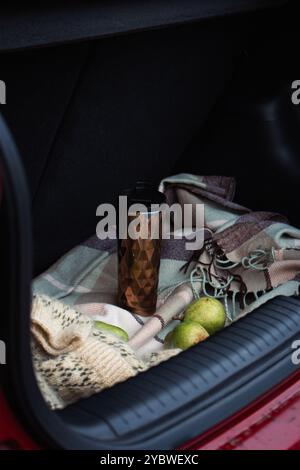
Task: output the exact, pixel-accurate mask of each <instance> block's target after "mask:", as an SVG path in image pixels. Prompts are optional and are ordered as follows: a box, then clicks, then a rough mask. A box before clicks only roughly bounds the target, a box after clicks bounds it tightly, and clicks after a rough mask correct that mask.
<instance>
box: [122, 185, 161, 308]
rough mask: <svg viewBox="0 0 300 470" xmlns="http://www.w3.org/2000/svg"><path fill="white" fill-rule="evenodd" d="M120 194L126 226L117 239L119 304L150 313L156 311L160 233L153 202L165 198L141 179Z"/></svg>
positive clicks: (157, 202) (159, 218) (157, 215)
mask: <svg viewBox="0 0 300 470" xmlns="http://www.w3.org/2000/svg"><path fill="white" fill-rule="evenodd" d="M124 195H126V196H127V205H128V211H127V224H126V227H123V231H121V232H122V235H121V236H120V237H119V240H118V261H119V268H118V281H119V288H118V296H119V305H120V306H121V307H122V308H125V309H126V310H130V311H131V312H134V313H137V314H139V315H143V316H150V315H152V314H153V313H154V312H155V310H156V301H157V287H158V281H159V266H160V252H161V232H162V214H161V211H160V210H153V204H155V205H160V204H162V203H164V202H165V197H164V195H163V194H162V193H160V192H159V191H157V190H156V189H155V188H154V187H153V186H152V185H150V184H148V183H143V182H141V183H137V184H136V187H135V188H134V189H133V190H130V191H126V192H125V193H124ZM136 204H142V205H143V206H144V209H143V210H140V211H136V208H137V206H135V208H134V206H133V205H136ZM131 208H133V209H134V210H133V211H132V210H131ZM122 215H124V214H119V216H122ZM119 232H120V219H119Z"/></svg>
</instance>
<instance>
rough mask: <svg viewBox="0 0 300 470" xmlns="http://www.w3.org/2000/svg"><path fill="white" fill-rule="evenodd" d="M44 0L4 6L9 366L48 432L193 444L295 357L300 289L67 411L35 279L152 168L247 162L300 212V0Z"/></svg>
mask: <svg viewBox="0 0 300 470" xmlns="http://www.w3.org/2000/svg"><path fill="white" fill-rule="evenodd" d="M44 3H45V2H43V7H41V6H36V5H35V6H32V7H30V9H29V10H27V11H26V13H24V12H21V11H20V13H14V12H13V11H10V9H9V8H7V9H5V11H3V15H1V20H0V23H1V36H0V58H1V77H0V78H1V80H4V81H5V83H6V86H7V104H6V105H5V106H2V107H1V114H2V116H3V117H4V119H5V122H4V120H2V118H1V121H0V148H1V154H2V160H3V170H4V171H3V173H4V188H5V193H4V206H3V210H2V214H1V218H2V221H1V225H2V227H1V231H2V234H1V236H2V238H3V240H2V243H1V256H2V259H3V260H4V262H3V263H2V264H1V270H2V271H3V272H2V278H3V279H4V292H6V295H5V296H4V299H3V305H4V307H3V311H5V312H6V313H5V315H2V314H1V331H3V332H4V334H5V338H6V340H7V341H6V342H7V345H8V352H7V354H8V357H9V361H8V365H7V367H6V368H5V370H4V369H3V368H2V369H1V382H2V383H3V388H4V390H6V391H7V395H8V398H9V399H10V402H11V403H12V405H13V406H14V407H16V409H18V411H19V413H21V415H22V417H23V420H24V422H26V423H27V424H28V426H30V427H31V429H32V431H33V433H34V435H36V437H37V439H39V441H40V442H41V445H42V446H43V445H45V446H46V445H50V446H53V447H60V448H67V449H73V448H74V449H76V448H77V449H78V448H79V449H121V448H122V449H126V448H128V449H132V448H136V449H150V448H151V449H168V448H176V447H178V446H180V445H181V444H183V443H184V442H186V441H188V440H189V439H192V438H194V437H195V436H197V435H200V434H201V433H204V432H206V431H208V430H209V429H212V428H213V426H215V425H217V424H219V423H221V422H222V421H223V420H225V419H226V418H228V417H230V416H232V415H233V414H234V413H236V412H238V411H239V410H240V409H242V408H243V407H245V406H247V405H249V404H251V402H253V401H254V400H255V399H257V398H258V397H260V396H262V395H263V394H264V393H267V392H268V391H270V390H271V389H272V388H273V387H276V386H277V385H278V384H279V383H280V382H282V381H283V380H284V379H285V378H286V377H287V376H288V375H290V374H292V373H293V372H294V370H295V366H294V365H293V364H292V362H291V360H290V345H291V344H292V341H293V340H294V339H295V338H297V336H298V337H299V334H300V301H299V299H298V298H296V297H290V298H285V297H278V298H276V299H273V300H271V301H270V302H268V303H266V304H265V305H264V306H262V307H260V308H259V309H258V310H256V311H255V312H253V313H251V314H250V315H248V316H247V317H245V318H243V319H241V320H239V321H238V322H236V323H235V324H233V325H232V326H230V327H229V328H226V329H225V330H224V331H221V332H220V333H218V334H217V335H215V336H213V337H211V338H209V339H208V340H206V341H205V342H203V343H201V344H199V345H197V346H195V347H193V348H191V349H190V350H188V351H185V352H182V353H181V354H180V355H178V356H176V357H174V358H172V359H170V360H169V361H167V362H165V363H162V364H160V365H158V366H156V367H154V368H152V369H150V370H148V371H146V372H143V373H141V374H139V375H138V376H136V377H134V378H132V379H130V380H128V381H126V382H123V383H121V384H118V385H115V386H114V387H113V388H111V389H107V390H105V391H103V392H101V393H99V394H96V395H94V396H92V397H90V398H87V399H84V400H81V401H79V402H77V403H75V404H73V405H70V406H68V407H66V408H65V409H64V410H60V411H50V409H49V408H48V407H47V405H46V404H45V402H44V400H43V398H42V396H41V393H40V391H39V389H38V387H37V384H36V382H35V377H34V373H33V367H32V363H31V351H30V327H29V325H30V297H31V280H32V279H33V278H34V277H36V276H37V275H39V274H40V273H42V272H43V271H45V270H46V269H48V268H49V267H50V266H51V265H52V264H53V263H54V262H56V261H57V260H58V259H59V258H60V257H61V256H62V255H64V254H65V253H66V252H68V251H69V250H70V249H72V248H73V247H74V246H76V245H78V244H79V243H81V242H82V241H83V240H84V239H86V238H88V237H89V236H91V235H92V234H94V233H95V227H96V223H97V219H96V207H97V206H98V205H99V204H100V203H101V202H114V200H115V198H116V195H118V194H119V193H120V191H121V190H122V189H124V188H125V187H130V186H133V185H134V183H135V182H136V181H138V180H146V181H151V182H153V183H155V184H158V183H159V181H160V180H161V179H162V178H164V177H166V176H168V175H172V174H176V173H180V172H184V173H193V174H200V175H228V176H234V177H235V178H236V181H237V194H236V197H235V200H236V201H237V202H239V203H240V204H243V205H245V206H247V207H250V208H251V209H254V210H270V211H274V212H279V213H283V214H284V215H286V216H287V217H288V218H289V220H290V222H291V223H292V224H294V225H295V226H300V215H299V211H295V210H293V208H294V205H295V204H294V202H295V194H296V190H297V189H298V187H299V176H300V158H299V150H300V139H299V123H300V121H299V111H298V110H297V108H296V107H294V106H292V105H291V100H290V90H289V89H288V85H289V79H290V75H289V74H292V73H293V69H292V66H291V64H290V63H289V59H288V57H287V54H286V52H285V50H286V48H288V47H290V43H289V40H290V39H287V38H286V36H285V31H284V28H283V29H282V34H281V33H280V29H279V25H280V24H281V21H284V20H283V18H284V17H285V15H288V9H287V7H285V5H284V3H285V2H279V1H278V2H276V1H273V2H272V1H258V0H257V1H250V0H249V1H247V0H243V1H241V0H240V1H230V0H228V1H227V0H226V1H225V0H224V1H216V2H210V1H203V2H199V1H190V0H189V1H187V0H186V1H185V2H180V1H179V2H177V1H171V2H164V1H158V0H157V1H153V2H150V3H149V2H134V1H132V2H131V1H128V2H127V1H126V2H116V1H112V2H91V5H90V6H87V5H86V4H85V2H75V3H72V7H71V6H70V7H67V6H65V7H60V6H57V5H56V4H55V2H53V3H51V6H50V4H49V5H48V6H46V4H47V2H46V4H45V5H44ZM100 4H101V5H100ZM99 5H100V6H99ZM150 5H151V7H150ZM183 5H184V6H183ZM1 8H2V7H1ZM47 8H48V9H47ZM57 25H60V26H59V27H57ZM58 31H59V32H58ZM262 77H263V79H262ZM295 78H296V77H295Z"/></svg>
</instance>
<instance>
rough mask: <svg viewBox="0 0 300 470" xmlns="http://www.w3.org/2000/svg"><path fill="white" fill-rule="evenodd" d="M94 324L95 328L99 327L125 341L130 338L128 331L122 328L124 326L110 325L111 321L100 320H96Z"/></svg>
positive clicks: (98, 328)
mask: <svg viewBox="0 0 300 470" xmlns="http://www.w3.org/2000/svg"><path fill="white" fill-rule="evenodd" d="M94 326H95V328H97V330H101V331H104V332H107V333H111V334H112V335H115V336H117V337H118V338H120V339H122V340H123V341H128V339H129V338H128V334H127V332H126V331H125V330H122V328H119V327H118V326H114V325H110V324H109V323H105V322H103V321H99V320H96V321H94Z"/></svg>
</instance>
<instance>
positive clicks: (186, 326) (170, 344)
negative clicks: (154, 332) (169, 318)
mask: <svg viewBox="0 0 300 470" xmlns="http://www.w3.org/2000/svg"><path fill="white" fill-rule="evenodd" d="M208 337H209V334H208V333H207V331H206V330H205V329H204V328H203V327H202V326H201V325H200V324H199V323H197V322H194V321H184V322H182V323H180V324H179V325H177V326H176V328H175V329H174V330H173V331H171V332H170V333H168V334H167V336H166V338H165V347H166V348H167V349H169V348H179V349H188V348H190V347H191V346H194V345H195V344H198V343H200V342H201V341H204V340H205V339H206V338H208Z"/></svg>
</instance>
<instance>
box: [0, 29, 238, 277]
mask: <svg viewBox="0 0 300 470" xmlns="http://www.w3.org/2000/svg"><path fill="white" fill-rule="evenodd" d="M239 31H240V30H239V28H237V27H236V22H235V21H228V22H226V23H222V22H220V21H215V22H209V23H205V24H202V25H196V24H195V25H193V26H184V27H177V28H172V29H171V30H160V31H152V32H144V33H139V34H135V35H130V36H126V37H116V38H110V39H103V40H97V41H94V42H86V43H80V44H76V45H69V46H60V47H55V48H48V49H39V50H32V51H27V52H25V51H24V52H15V53H10V54H5V55H3V56H2V59H1V60H2V62H1V64H2V70H3V72H4V74H3V77H1V78H3V79H5V81H6V84H7V90H8V92H7V103H8V104H7V105H6V107H5V116H6V118H7V121H8V124H9V125H10V127H11V129H12V132H13V134H14V136H15V139H16V141H17V144H18V146H19V149H20V152H21V154H22V156H23V159H24V165H25V169H26V172H27V176H28V180H29V185H30V190H31V194H32V201H33V217H34V239H35V272H36V273H37V272H39V271H40V270H42V269H44V268H46V267H48V266H49V264H50V263H52V262H54V261H55V260H56V259H57V258H58V257H59V256H60V255H62V254H63V253H64V252H65V251H67V250H68V249H70V248H71V247H72V246H74V245H75V244H77V243H79V242H80V241H81V240H82V239H83V238H85V237H87V236H89V235H90V234H92V233H93V232H94V230H95V224H96V217H95V212H96V207H97V205H98V204H100V203H101V202H104V201H105V202H110V201H113V200H114V198H115V197H116V195H117V194H118V191H120V190H121V189H123V188H124V187H127V186H128V185H131V184H133V183H134V182H135V181H136V180H137V179H139V180H140V179H146V180H153V181H157V182H158V181H159V180H160V179H161V178H162V177H163V176H164V175H167V174H169V173H171V172H172V171H173V167H174V165H175V162H176V161H177V160H178V158H179V157H180V156H181V155H182V153H183V152H184V151H185V149H186V148H187V147H188V145H189V143H190V141H191V139H192V137H193V136H194V135H195V133H196V131H197V130H198V129H199V128H200V127H201V125H202V123H203V121H204V119H205V118H206V116H207V114H208V113H209V111H210V110H211V109H212V107H213V106H214V105H215V102H216V100H217V99H218V98H219V97H220V96H221V95H222V93H223V91H224V88H225V86H226V84H227V83H228V82H229V80H230V79H231V76H232V73H233V70H234V63H235V61H236V59H237V58H238V56H239V55H240V53H241V48H242V44H243V41H242V40H241V37H240V32H239ZM199 159H200V157H199ZM199 170H200V171H201V161H199Z"/></svg>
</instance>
